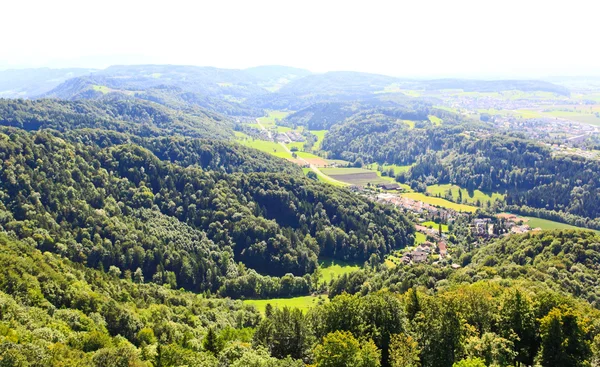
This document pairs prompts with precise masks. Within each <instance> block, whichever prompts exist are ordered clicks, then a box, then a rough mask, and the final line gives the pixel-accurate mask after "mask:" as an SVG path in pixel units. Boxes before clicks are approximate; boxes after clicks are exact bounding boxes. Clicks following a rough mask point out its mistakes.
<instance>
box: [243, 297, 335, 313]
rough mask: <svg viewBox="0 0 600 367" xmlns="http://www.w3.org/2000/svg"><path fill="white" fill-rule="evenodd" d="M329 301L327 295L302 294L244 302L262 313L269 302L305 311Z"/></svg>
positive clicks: (276, 305) (272, 304)
mask: <svg viewBox="0 0 600 367" xmlns="http://www.w3.org/2000/svg"><path fill="white" fill-rule="evenodd" d="M326 302H329V299H328V298H327V296H324V295H321V296H301V297H292V298H271V299H249V300H245V301H244V303H245V304H247V305H253V306H254V307H256V308H257V309H258V311H260V313H263V314H264V313H265V308H266V307H267V304H270V305H271V306H273V307H278V308H283V307H286V306H287V307H291V308H299V309H301V310H302V311H303V312H306V311H308V309H310V308H311V307H314V306H316V305H318V304H320V303H326Z"/></svg>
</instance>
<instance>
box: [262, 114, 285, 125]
mask: <svg viewBox="0 0 600 367" xmlns="http://www.w3.org/2000/svg"><path fill="white" fill-rule="evenodd" d="M289 114H290V112H286V111H268V116H265V117H260V118H259V120H260V123H261V124H263V125H265V127H267V126H266V125H275V120H276V119H277V120H282V119H283V118H285V117H286V116H287V115H289Z"/></svg>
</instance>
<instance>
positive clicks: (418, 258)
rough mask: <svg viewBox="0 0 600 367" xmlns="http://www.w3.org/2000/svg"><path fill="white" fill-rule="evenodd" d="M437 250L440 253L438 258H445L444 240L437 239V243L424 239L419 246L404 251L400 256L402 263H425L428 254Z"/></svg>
mask: <svg viewBox="0 0 600 367" xmlns="http://www.w3.org/2000/svg"><path fill="white" fill-rule="evenodd" d="M434 252H437V253H438V254H439V255H440V258H445V257H446V256H448V246H447V245H446V242H444V241H438V242H437V245H436V244H434V243H432V242H429V241H425V242H423V243H422V244H420V245H419V246H417V247H416V248H415V249H414V250H412V251H410V252H407V253H405V254H404V255H402V257H401V258H400V261H402V263H403V264H406V265H408V264H418V263H426V262H427V261H428V259H429V255H431V254H433V253H434Z"/></svg>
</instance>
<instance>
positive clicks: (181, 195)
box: [0, 129, 413, 296]
mask: <svg viewBox="0 0 600 367" xmlns="http://www.w3.org/2000/svg"><path fill="white" fill-rule="evenodd" d="M0 137H1V138H0V156H1V157H2V162H3V165H2V168H1V171H0V174H1V176H0V177H2V180H1V185H2V186H1V187H0V190H1V192H2V195H1V196H2V198H1V203H2V213H3V214H2V220H1V221H0V224H1V225H2V227H3V228H4V229H5V230H7V231H10V232H14V233H15V234H16V235H17V236H19V237H20V238H32V239H34V242H35V243H36V246H38V247H39V248H41V249H44V250H48V251H52V252H56V253H60V254H63V255H65V256H67V257H69V258H70V259H72V260H74V261H77V262H81V263H84V264H86V265H87V266H89V267H92V268H101V269H108V268H109V267H110V266H117V267H118V268H120V269H121V270H122V271H125V270H129V271H132V272H133V271H136V270H137V269H138V268H139V269H140V270H141V271H142V272H143V274H144V277H145V279H147V280H153V281H155V282H158V283H168V284H172V285H173V286H177V287H183V288H186V289H189V290H194V291H204V290H210V291H213V292H215V291H217V290H219V288H220V287H221V286H222V285H223V284H225V282H226V279H231V278H236V277H237V276H243V275H245V270H244V269H238V267H237V265H236V263H237V262H243V263H244V264H245V265H246V266H247V267H248V268H251V269H254V270H256V271H258V272H261V273H265V274H270V275H276V276H282V275H284V274H286V273H293V274H295V275H297V276H301V275H304V274H307V273H310V272H312V271H313V270H314V269H315V267H316V265H317V257H318V256H319V255H324V256H330V257H332V258H338V259H343V260H355V261H365V260H367V259H368V258H369V257H370V256H371V255H372V254H375V255H377V256H380V257H381V256H383V255H385V254H386V253H388V252H390V251H391V250H393V249H397V248H401V247H403V246H405V245H406V244H408V243H410V242H411V241H412V236H411V233H412V231H413V229H412V225H411V224H409V222H408V221H407V219H406V218H405V217H403V216H402V215H401V214H400V213H399V212H398V211H397V210H395V209H392V208H383V207H380V206H379V205H378V204H375V203H373V202H370V201H367V200H366V199H362V198H360V197H357V196H356V195H354V194H352V193H351V192H350V191H347V190H342V189H337V188H334V187H329V186H325V185H322V184H320V183H318V182H315V181H313V180H310V179H307V178H304V177H303V176H302V175H289V174H282V173H250V174H244V175H242V174H227V173H224V172H223V171H207V170H204V169H202V166H201V164H202V160H201V158H199V160H200V161H194V155H193V149H194V144H193V143H188V144H182V143H181V141H180V142H179V148H181V149H183V148H186V147H187V146H189V147H190V149H191V152H192V155H189V156H188V155H187V154H184V155H185V158H182V156H179V157H178V156H176V155H174V152H173V151H171V152H168V150H169V149H171V148H172V147H173V146H175V147H177V145H176V144H177V142H176V141H173V142H172V144H173V145H172V144H171V142H169V143H167V142H166V141H164V140H163V141H160V140H159V141H157V143H161V142H162V143H163V144H164V146H165V149H166V151H165V150H163V149H161V148H160V146H159V145H158V144H154V143H152V142H148V144H150V145H154V149H155V150H156V151H157V153H159V155H162V156H167V155H168V156H170V159H169V160H172V161H173V162H182V164H184V165H185V166H186V167H183V166H180V165H178V164H174V163H171V162H170V161H162V160H160V159H159V158H157V156H156V155H154V154H152V153H151V152H150V151H149V150H147V149H145V148H142V147H141V146H138V145H135V144H123V145H111V146H108V147H107V148H101V147H99V146H96V145H93V144H90V145H88V144H81V143H71V142H70V141H68V140H67V139H65V137H64V136H63V137H61V136H60V135H53V134H51V133H48V132H45V131H43V132H38V133H27V132H24V131H22V130H21V131H19V130H11V129H8V130H4V131H3V133H2V135H0ZM80 137H81V135H80ZM200 147H201V148H202V149H206V150H210V149H211V145H210V144H207V145H204V146H203V145H202V142H197V143H196V148H200ZM215 154H218V153H216V152H215ZM180 160H186V161H185V162H184V161H180ZM190 160H191V161H190ZM211 162H212V161H211V160H209V161H208V164H210V163H211ZM190 163H193V164H194V163H195V164H194V165H192V166H189V164H190ZM284 167H285V165H284ZM206 168H209V167H208V166H206ZM213 168H216V167H213ZM225 171H227V169H225ZM230 171H232V170H230ZM149 233H151V235H149ZM295 282H296V283H295V284H296V286H295V287H294V288H293V289H291V290H290V289H287V290H282V288H280V287H278V286H276V287H274V288H273V289H271V290H269V292H271V293H273V294H280V293H281V292H285V293H286V294H297V293H306V292H308V285H307V282H306V280H302V278H298V279H297V280H295ZM223 291H224V292H226V293H227V294H231V291H230V290H223ZM244 292H245V294H247V295H248V296H255V295H257V294H256V292H258V288H253V289H251V290H246V291H244Z"/></svg>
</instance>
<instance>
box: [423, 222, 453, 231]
mask: <svg viewBox="0 0 600 367" xmlns="http://www.w3.org/2000/svg"><path fill="white" fill-rule="evenodd" d="M421 225H422V226H424V227H428V228H433V229H435V230H438V229H439V224H437V223H436V222H434V221H429V222H423V223H421ZM442 232H448V225H447V224H443V223H442Z"/></svg>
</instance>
